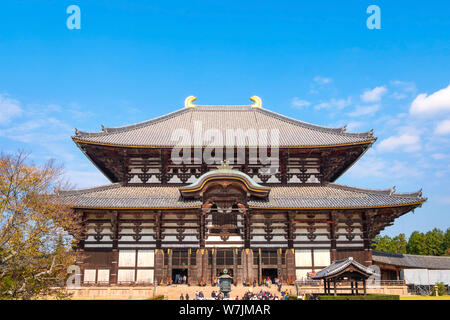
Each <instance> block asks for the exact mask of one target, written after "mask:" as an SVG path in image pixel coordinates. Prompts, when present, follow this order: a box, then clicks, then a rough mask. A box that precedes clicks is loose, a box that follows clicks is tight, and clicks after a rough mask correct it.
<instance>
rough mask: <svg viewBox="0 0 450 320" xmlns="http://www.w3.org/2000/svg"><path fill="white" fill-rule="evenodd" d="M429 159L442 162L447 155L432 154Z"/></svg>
mask: <svg viewBox="0 0 450 320" xmlns="http://www.w3.org/2000/svg"><path fill="white" fill-rule="evenodd" d="M431 157H432V158H433V159H434V160H442V159H445V158H447V155H446V154H443V153H433V154H432V155H431Z"/></svg>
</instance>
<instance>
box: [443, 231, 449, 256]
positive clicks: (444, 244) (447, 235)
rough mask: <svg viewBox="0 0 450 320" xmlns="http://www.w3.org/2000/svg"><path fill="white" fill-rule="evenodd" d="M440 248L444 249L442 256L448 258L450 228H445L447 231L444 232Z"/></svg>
mask: <svg viewBox="0 0 450 320" xmlns="http://www.w3.org/2000/svg"><path fill="white" fill-rule="evenodd" d="M442 247H443V249H444V255H446V256H450V228H447V231H445V235H444V242H443V244H442Z"/></svg>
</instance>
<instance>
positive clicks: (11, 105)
mask: <svg viewBox="0 0 450 320" xmlns="http://www.w3.org/2000/svg"><path fill="white" fill-rule="evenodd" d="M22 112H23V110H22V108H21V107H20V103H19V101H17V100H14V99H11V98H9V97H8V96H7V95H4V94H0V124H7V123H9V122H10V121H11V119H13V118H14V117H17V116H20V115H21V114H22Z"/></svg>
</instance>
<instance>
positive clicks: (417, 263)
mask: <svg viewBox="0 0 450 320" xmlns="http://www.w3.org/2000/svg"><path fill="white" fill-rule="evenodd" d="M372 261H373V262H375V263H384V264H389V265H395V266H399V267H403V268H413V269H446V270H450V257H434V256H421V255H414V254H398V253H387V252H381V251H375V250H374V251H372Z"/></svg>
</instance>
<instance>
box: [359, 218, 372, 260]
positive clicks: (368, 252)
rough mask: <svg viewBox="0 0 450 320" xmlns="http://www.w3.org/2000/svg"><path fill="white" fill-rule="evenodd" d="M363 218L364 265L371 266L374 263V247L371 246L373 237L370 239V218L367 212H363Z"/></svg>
mask: <svg viewBox="0 0 450 320" xmlns="http://www.w3.org/2000/svg"><path fill="white" fill-rule="evenodd" d="M361 218H362V219H361V220H362V229H363V245H364V265H365V266H371V265H372V248H371V245H370V243H371V239H370V236H369V234H370V228H372V226H371V225H370V219H369V217H368V214H367V213H366V212H363V213H362V214H361Z"/></svg>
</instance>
